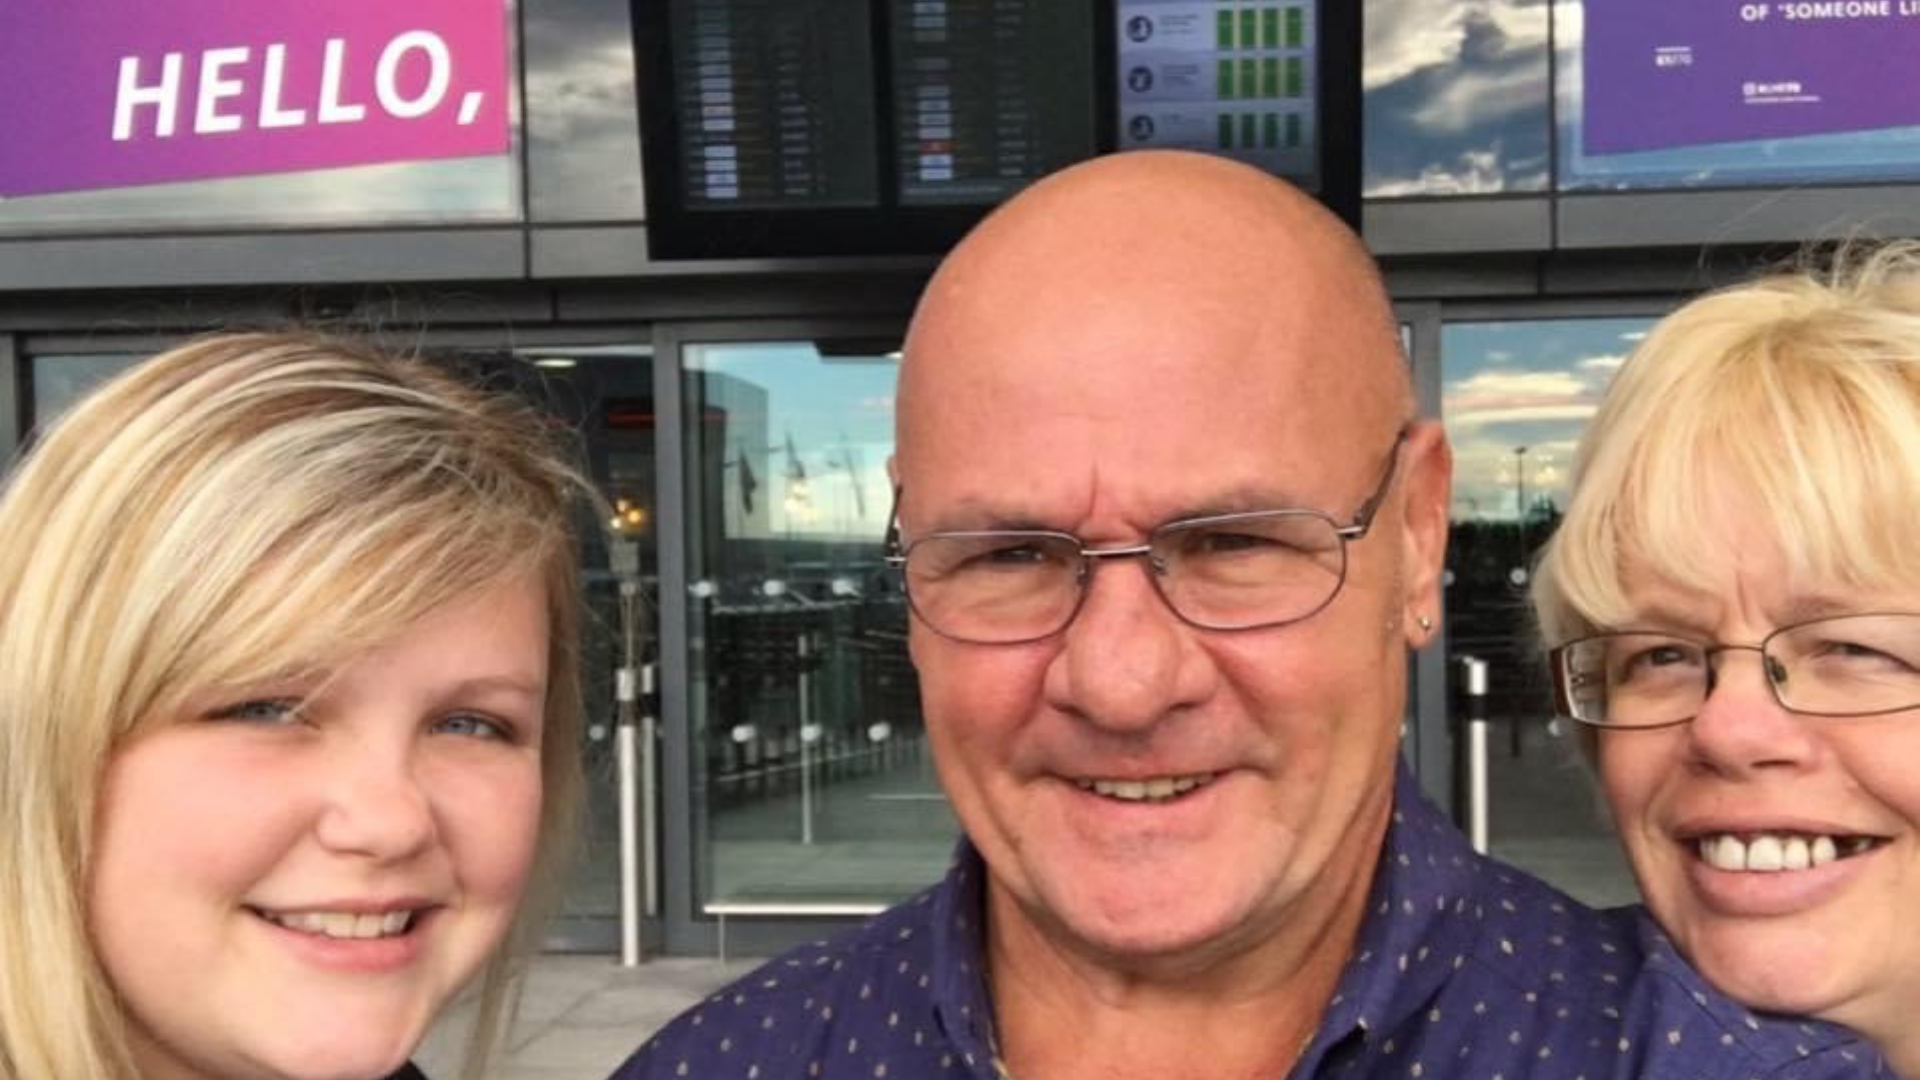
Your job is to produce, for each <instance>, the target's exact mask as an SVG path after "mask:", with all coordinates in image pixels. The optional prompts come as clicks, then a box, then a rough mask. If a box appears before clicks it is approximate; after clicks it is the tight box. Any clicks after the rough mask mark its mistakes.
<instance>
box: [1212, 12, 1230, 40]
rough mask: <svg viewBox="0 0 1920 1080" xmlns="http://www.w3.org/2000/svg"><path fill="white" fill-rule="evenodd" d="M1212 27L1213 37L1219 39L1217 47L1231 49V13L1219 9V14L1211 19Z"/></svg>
mask: <svg viewBox="0 0 1920 1080" xmlns="http://www.w3.org/2000/svg"><path fill="white" fill-rule="evenodd" d="M1213 25H1214V31H1213V36H1214V37H1216V38H1218V39H1219V41H1218V42H1217V44H1218V45H1219V47H1220V48H1222V49H1231V48H1233V12H1231V11H1228V10H1226V9H1225V8H1221V9H1220V12H1219V14H1217V15H1215V16H1214V18H1213Z"/></svg>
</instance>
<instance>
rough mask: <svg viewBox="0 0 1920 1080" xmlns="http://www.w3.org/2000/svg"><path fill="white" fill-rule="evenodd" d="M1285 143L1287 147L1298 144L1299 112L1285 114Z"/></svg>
mask: <svg viewBox="0 0 1920 1080" xmlns="http://www.w3.org/2000/svg"><path fill="white" fill-rule="evenodd" d="M1287 145H1288V146H1289V147H1296V146H1299V145H1300V114H1299V113H1288V114H1287Z"/></svg>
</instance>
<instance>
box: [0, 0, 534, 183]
mask: <svg viewBox="0 0 1920 1080" xmlns="http://www.w3.org/2000/svg"><path fill="white" fill-rule="evenodd" d="M507 20H508V12H507V9H506V4H505V0H301V2H299V3H262V2H260V0H141V2H138V3H130V2H128V0H0V197H7V196H19V195H36V194H44V193H49V192H57V191H79V190H88V189H98V188H112V187H127V186H134V185H140V184H158V183H167V182H170V181H176V180H204V179H209V178H213V177H225V176H250V175H259V174H264V173H282V172H295V171H301V170H307V169H327V168H337V167H341V166H347V165H367V164H374V163H378V162H393V161H418V160H425V159H429V158H451V157H470V156H475V155H487V154H501V153H505V152H507V149H508V145H509V142H508V140H509V121H508V116H509V100H508V90H509V86H510V83H509V76H508V64H507V41H508V39H507V25H508V23H507Z"/></svg>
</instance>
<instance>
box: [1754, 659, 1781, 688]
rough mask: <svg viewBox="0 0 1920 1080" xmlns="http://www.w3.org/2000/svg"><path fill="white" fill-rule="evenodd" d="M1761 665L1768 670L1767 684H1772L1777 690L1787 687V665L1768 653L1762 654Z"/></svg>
mask: <svg viewBox="0 0 1920 1080" xmlns="http://www.w3.org/2000/svg"><path fill="white" fill-rule="evenodd" d="M1760 663H1761V665H1762V666H1763V667H1764V668H1765V669H1766V674H1767V682H1768V683H1770V684H1772V686H1773V688H1774V689H1775V690H1778V689H1780V688H1781V687H1784V686H1786V685H1787V665H1785V664H1783V663H1781V662H1780V661H1779V659H1778V658H1776V657H1772V656H1768V655H1767V654H1766V653H1761V654H1760Z"/></svg>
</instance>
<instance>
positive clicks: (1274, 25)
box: [1260, 8, 1280, 49]
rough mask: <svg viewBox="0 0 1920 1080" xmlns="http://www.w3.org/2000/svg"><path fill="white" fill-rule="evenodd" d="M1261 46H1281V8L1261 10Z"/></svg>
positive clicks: (1264, 47) (1273, 47) (1270, 47)
mask: <svg viewBox="0 0 1920 1080" xmlns="http://www.w3.org/2000/svg"><path fill="white" fill-rule="evenodd" d="M1260 47H1261V48H1263V49H1277V48H1279V47H1280V9H1279V8H1262V9H1261V10H1260Z"/></svg>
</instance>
